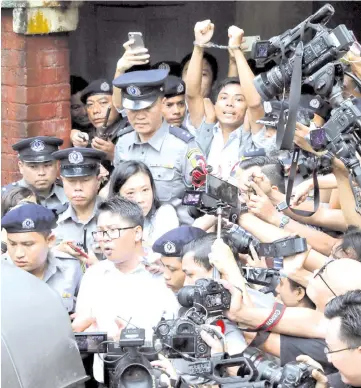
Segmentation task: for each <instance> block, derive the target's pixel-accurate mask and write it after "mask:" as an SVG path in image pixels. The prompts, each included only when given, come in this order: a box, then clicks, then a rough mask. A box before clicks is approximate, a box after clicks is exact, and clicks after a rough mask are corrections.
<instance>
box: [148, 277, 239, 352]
mask: <svg viewBox="0 0 361 388" xmlns="http://www.w3.org/2000/svg"><path fill="white" fill-rule="evenodd" d="M178 302H179V304H180V305H181V306H182V307H185V308H188V311H187V312H186V313H185V314H184V316H182V317H181V318H178V319H175V320H174V319H173V320H161V322H160V323H159V324H158V325H157V326H156V327H155V328H154V339H153V341H154V344H155V348H156V349H157V350H158V348H159V350H160V349H163V350H164V351H165V353H166V354H167V356H168V357H169V358H179V357H182V356H184V355H186V356H190V357H194V358H195V359H198V358H204V357H209V356H210V351H211V349H210V347H209V346H208V345H207V344H206V343H205V342H204V341H203V340H202V337H201V336H200V332H201V331H202V330H207V331H209V330H210V328H209V326H208V325H207V323H209V322H210V321H214V320H215V318H216V317H222V314H223V311H225V310H229V308H230V305H231V293H230V292H229V291H228V290H226V289H225V288H224V287H223V285H222V284H219V283H218V282H216V281H214V280H212V279H199V280H197V281H196V283H195V285H194V286H184V287H183V288H181V289H180V290H179V292H178ZM205 325H206V326H205ZM212 333H213V331H212ZM214 334H217V333H216V332H214Z"/></svg>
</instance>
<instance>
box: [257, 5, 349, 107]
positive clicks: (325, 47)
mask: <svg viewBox="0 0 361 388" xmlns="http://www.w3.org/2000/svg"><path fill="white" fill-rule="evenodd" d="M334 12H335V11H334V8H333V7H332V6H331V5H330V4H326V5H324V6H323V7H322V8H321V9H319V10H318V11H317V12H316V13H315V14H313V15H311V16H309V17H308V18H307V19H306V20H304V21H303V22H301V23H300V24H299V25H298V26H296V27H295V28H293V29H291V30H287V31H286V32H284V33H283V34H281V35H279V36H276V37H273V38H271V39H269V40H267V41H258V42H255V43H254V45H253V47H252V58H253V59H254V60H255V61H256V66H257V67H264V65H265V64H266V63H268V62H270V61H274V62H276V64H277V65H276V66H275V67H273V68H272V69H271V70H269V71H268V72H266V73H262V74H259V75H257V76H256V77H255V79H254V84H255V87H256V89H257V91H258V93H259V94H260V96H261V97H262V99H263V100H265V101H269V100H271V99H273V98H274V97H276V96H278V95H280V94H281V93H282V92H283V90H284V89H286V88H288V87H289V85H290V83H291V77H292V73H293V68H294V61H295V58H296V55H299V54H300V53H298V52H297V50H296V46H297V45H298V43H299V42H300V41H303V40H305V39H306V38H305V36H304V35H305V34H306V35H307V34H309V33H315V35H314V37H313V38H312V39H310V40H309V41H308V43H307V44H306V45H305V46H304V49H303V53H302V76H303V77H307V76H310V75H312V74H313V73H315V72H316V71H317V70H319V69H321V68H322V67H323V66H324V65H325V64H327V63H329V62H332V61H334V60H337V59H339V58H341V57H342V56H343V55H344V54H345V53H346V52H347V51H348V49H349V48H350V46H351V45H352V43H353V42H354V40H355V38H354V36H353V33H352V31H349V30H348V29H347V28H346V26H345V25H343V24H341V25H339V26H337V27H336V28H334V29H333V30H331V29H329V28H327V27H325V24H326V23H327V22H328V21H329V20H330V18H331V17H332V15H333V14H334Z"/></svg>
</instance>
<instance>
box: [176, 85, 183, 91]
mask: <svg viewBox="0 0 361 388" xmlns="http://www.w3.org/2000/svg"><path fill="white" fill-rule="evenodd" d="M183 92H184V86H183V84H179V85H178V86H177V93H183Z"/></svg>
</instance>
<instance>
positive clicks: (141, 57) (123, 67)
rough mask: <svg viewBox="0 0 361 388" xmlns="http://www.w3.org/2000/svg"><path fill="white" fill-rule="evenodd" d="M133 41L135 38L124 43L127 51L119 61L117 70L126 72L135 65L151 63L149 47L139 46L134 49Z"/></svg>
mask: <svg viewBox="0 0 361 388" xmlns="http://www.w3.org/2000/svg"><path fill="white" fill-rule="evenodd" d="M133 43H134V40H133V39H131V40H128V42H125V43H124V44H123V47H124V50H125V52H124V54H123V56H122V57H121V58H120V59H119V60H118V62H117V71H119V72H122V73H124V72H125V71H127V70H129V69H130V68H131V67H133V66H136V65H145V64H147V63H149V58H150V55H149V54H148V49H146V48H138V49H134V50H133V49H132V48H131V47H130V46H131V45H132V44H133Z"/></svg>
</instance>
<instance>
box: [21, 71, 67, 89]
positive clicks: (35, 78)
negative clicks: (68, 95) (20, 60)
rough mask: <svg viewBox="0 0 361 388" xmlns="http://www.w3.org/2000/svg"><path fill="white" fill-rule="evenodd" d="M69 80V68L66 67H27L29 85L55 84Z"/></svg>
mask: <svg viewBox="0 0 361 388" xmlns="http://www.w3.org/2000/svg"><path fill="white" fill-rule="evenodd" d="M68 82H69V69H68V68H65V67H44V68H42V69H40V68H37V69H34V68H33V69H27V86H41V85H54V84H64V83H68Z"/></svg>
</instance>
